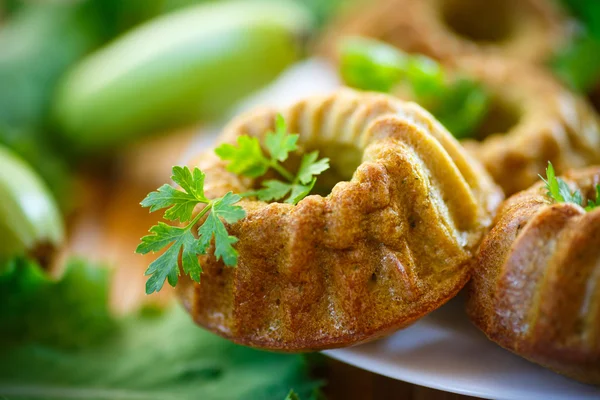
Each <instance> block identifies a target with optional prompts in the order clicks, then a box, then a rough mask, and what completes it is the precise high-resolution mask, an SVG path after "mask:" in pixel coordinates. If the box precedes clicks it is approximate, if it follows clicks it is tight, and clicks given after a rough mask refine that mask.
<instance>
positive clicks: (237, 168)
mask: <svg viewBox="0 0 600 400" xmlns="http://www.w3.org/2000/svg"><path fill="white" fill-rule="evenodd" d="M215 153H216V154H217V155H218V156H219V157H220V158H221V159H222V160H226V161H231V162H230V163H229V164H228V165H227V170H228V171H230V172H233V173H234V174H237V175H243V176H248V177H250V178H258V177H259V176H262V175H264V174H265V173H266V172H267V170H268V169H269V160H268V159H267V158H266V157H265V156H264V155H263V152H262V149H261V148H260V143H259V142H258V139H257V138H255V137H251V136H246V135H242V136H238V138H237V146H234V145H232V144H228V143H224V144H222V145H220V146H219V147H217V148H216V149H215Z"/></svg>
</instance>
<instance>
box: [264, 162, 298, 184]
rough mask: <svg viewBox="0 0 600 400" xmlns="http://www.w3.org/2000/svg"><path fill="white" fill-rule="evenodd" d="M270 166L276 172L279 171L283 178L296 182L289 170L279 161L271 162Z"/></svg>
mask: <svg viewBox="0 0 600 400" xmlns="http://www.w3.org/2000/svg"><path fill="white" fill-rule="evenodd" d="M269 166H270V167H271V168H273V169H274V170H275V171H277V172H278V173H279V174H280V175H281V176H283V177H284V178H285V179H287V180H288V181H290V182H293V181H294V179H295V178H294V175H292V174H290V173H289V172H288V170H286V169H285V168H283V167H282V166H281V165H280V164H279V163H278V162H277V160H271V161H270V162H269Z"/></svg>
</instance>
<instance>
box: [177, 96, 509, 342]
mask: <svg viewBox="0 0 600 400" xmlns="http://www.w3.org/2000/svg"><path fill="white" fill-rule="evenodd" d="M278 112H279V113H281V114H282V115H283V117H284V118H285V121H286V123H287V125H288V128H289V130H290V131H291V132H294V133H298V134H299V135H300V137H299V140H298V144H299V146H300V148H299V150H298V151H297V154H296V155H295V156H294V157H291V159H290V160H288V161H289V162H290V163H291V164H293V163H294V162H298V160H299V159H300V156H301V154H302V153H304V152H308V151H314V150H319V151H320V154H321V155H322V156H327V157H329V158H330V163H331V168H330V169H329V170H328V171H326V172H325V173H324V174H323V175H321V176H320V178H319V183H318V184H317V185H321V186H320V187H318V188H317V191H318V192H320V193H321V195H319V194H317V195H311V196H308V197H306V198H304V199H303V200H301V201H300V202H299V203H298V204H297V205H291V204H283V203H266V202H262V201H258V200H254V199H244V200H242V201H241V202H240V203H238V204H239V205H240V206H242V207H243V208H244V209H245V211H246V213H247V216H246V217H245V218H243V219H242V220H240V221H238V222H236V223H234V224H231V225H229V226H228V230H229V232H230V234H232V235H234V236H236V237H237V238H238V239H239V241H238V242H237V244H236V249H237V251H238V252H239V259H238V266H237V267H236V268H229V267H226V266H224V265H223V263H222V262H221V261H219V262H217V261H216V259H215V257H214V255H212V251H211V252H209V254H208V255H206V256H201V259H200V261H201V264H202V266H203V270H204V271H203V274H202V278H201V283H199V284H198V283H194V282H193V281H192V280H191V279H190V278H189V277H187V276H185V277H184V278H183V280H182V282H181V283H180V285H178V290H179V294H180V296H181V298H182V300H183V303H184V305H185V307H186V308H187V309H188V311H189V312H190V313H191V315H192V316H193V318H194V320H195V321H196V323H198V324H199V325H201V326H203V327H205V328H207V329H209V330H211V331H213V332H215V333H217V334H219V335H221V336H224V337H226V338H229V339H231V340H233V341H235V342H237V343H240V344H245V345H249V346H254V347H261V348H266V349H272V350H280V351H310V350H319V349H326V348H335V347H342V346H349V345H353V344H357V343H361V342H365V341H368V340H373V339H376V338H378V337H381V336H383V335H386V334H389V333H391V332H393V331H395V330H397V329H400V328H402V327H405V326H407V325H409V324H410V323H412V322H414V321H415V320H417V319H418V318H420V317H422V316H424V315H425V314H427V313H429V312H430V311H432V310H434V309H436V308H438V307H439V306H441V305H442V304H443V303H445V302H446V301H447V300H449V299H450V298H452V297H453V296H454V295H455V294H456V293H457V292H458V291H459V290H460V289H461V288H462V287H463V286H464V285H465V283H466V282H467V281H468V279H469V277H470V263H471V260H472V253H473V251H474V250H475V249H476V247H477V245H478V244H479V242H480V239H481V238H482V236H483V234H484V233H485V232H486V231H487V229H488V226H489V225H490V224H491V222H492V219H493V215H494V212H495V209H496V208H497V206H498V204H499V202H500V201H501V199H502V194H501V191H500V189H499V188H497V186H495V184H494V183H493V181H492V179H491V178H490V177H489V175H487V173H486V172H485V170H484V169H483V168H482V167H481V166H480V164H479V163H477V162H476V161H474V160H473V159H471V157H470V156H469V155H468V154H467V153H466V152H465V151H464V149H462V148H461V146H460V145H459V144H458V142H456V140H455V139H454V138H453V137H452V136H451V135H450V134H449V133H448V132H447V131H446V130H445V129H444V128H443V127H442V126H441V125H440V124H439V123H438V122H437V121H435V120H434V119H433V118H432V117H431V115H429V114H428V113H427V112H426V111H424V110H423V109H421V108H420V107H419V106H417V105H416V104H413V103H406V102H403V101H400V100H398V99H396V98H394V97H391V96H387V95H382V94H374V93H360V92H355V91H351V90H342V91H339V92H337V93H335V94H333V95H330V96H324V97H315V98H310V99H307V100H304V101H300V102H298V103H296V104H295V105H292V106H291V107H289V108H286V109H283V110H275V109H264V110H258V111H254V112H251V113H249V114H247V115H244V116H242V117H239V118H238V119H236V120H235V121H233V122H232V123H231V124H230V125H229V126H227V127H226V128H225V130H224V132H223V134H222V136H221V142H226V143H232V144H233V143H235V142H236V139H237V137H238V136H239V135H251V136H255V137H258V138H263V136H264V135H265V134H266V132H268V131H269V130H272V129H273V128H274V124H275V117H276V115H277V113H278ZM191 165H192V166H197V167H199V168H200V169H202V170H203V171H204V172H205V173H206V180H205V193H206V195H207V196H209V197H213V196H214V197H219V196H223V195H224V194H225V193H227V192H229V191H233V192H234V193H242V192H246V191H248V190H252V189H254V188H256V187H257V186H258V185H259V184H260V182H258V181H257V180H254V179H250V178H241V177H239V176H237V175H235V174H232V173H230V172H228V171H227V169H226V165H225V163H224V162H223V161H221V160H220V159H218V157H217V156H215V155H214V153H213V152H212V151H210V152H207V153H205V154H201V155H199V157H198V158H197V159H196V160H195V161H194V162H193V163H192V164H191ZM198 211H199V210H196V212H198Z"/></svg>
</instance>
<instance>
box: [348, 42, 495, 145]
mask: <svg viewBox="0 0 600 400" xmlns="http://www.w3.org/2000/svg"><path fill="white" fill-rule="evenodd" d="M340 59H341V61H340V73H341V75H342V78H343V79H344V81H345V82H346V84H347V85H348V86H352V87H355V88H358V89H362V90H373V91H378V92H384V93H387V92H390V91H392V90H393V89H394V88H396V87H398V86H399V85H404V86H405V87H406V88H407V89H409V90H410V91H411V93H412V95H413V96H414V98H415V101H416V102H417V103H419V104H420V105H421V106H423V107H424V108H426V109H427V110H429V111H430V112H431V113H432V114H433V115H434V116H435V117H436V118H437V119H438V120H439V121H440V122H441V123H442V125H444V126H445V127H446V128H447V129H448V130H449V131H450V132H451V133H452V134H453V135H454V136H455V137H457V138H459V139H462V138H466V137H470V136H473V135H474V133H475V132H476V128H477V127H478V126H479V125H480V123H481V122H482V120H483V117H484V116H485V115H486V113H487V111H488V107H489V102H490V96H489V95H488V93H487V92H486V91H485V90H484V89H483V88H482V87H481V84H479V83H478V82H476V81H474V80H472V79H468V78H467V77H462V78H460V79H448V77H447V76H446V71H445V70H444V68H443V67H442V66H441V65H440V64H439V63H438V62H436V61H435V60H432V59H431V58H429V57H425V56H422V55H411V54H406V53H404V52H402V51H401V50H399V49H397V48H395V47H393V46H391V45H389V44H386V43H383V42H380V41H377V40H374V39H367V38H362V37H353V38H348V39H346V40H344V42H342V45H341V48H340Z"/></svg>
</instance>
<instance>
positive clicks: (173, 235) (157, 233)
mask: <svg viewBox="0 0 600 400" xmlns="http://www.w3.org/2000/svg"><path fill="white" fill-rule="evenodd" d="M184 231H185V229H184V228H179V227H176V226H171V225H167V224H165V223H164V222H159V223H158V225H154V226H153V227H152V228H150V233H152V235H147V236H144V237H143V238H142V243H140V244H139V245H138V247H137V249H136V250H135V252H136V253H138V254H148V253H150V252H151V251H160V250H161V249H162V248H163V247H165V246H167V245H168V244H169V243H171V242H174V241H176V240H178V239H179V238H180V237H181V236H182V235H183V233H184Z"/></svg>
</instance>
